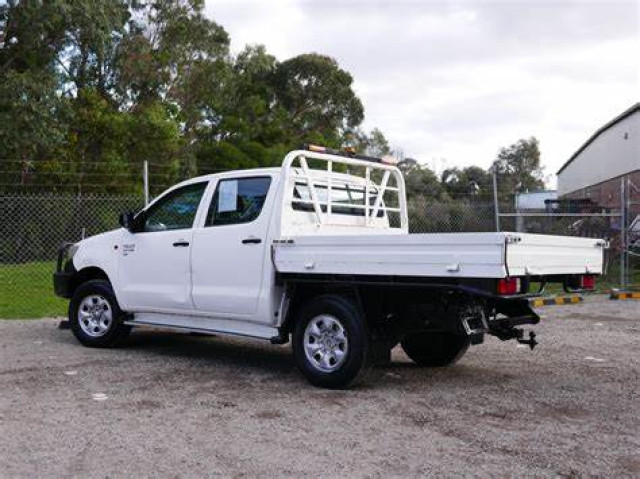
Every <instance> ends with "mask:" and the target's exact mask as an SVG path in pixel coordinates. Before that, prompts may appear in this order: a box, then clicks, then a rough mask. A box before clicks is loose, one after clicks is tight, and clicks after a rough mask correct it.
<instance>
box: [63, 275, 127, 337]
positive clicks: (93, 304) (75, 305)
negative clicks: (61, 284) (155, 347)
mask: <svg viewBox="0 0 640 479" xmlns="http://www.w3.org/2000/svg"><path fill="white" fill-rule="evenodd" d="M122 317H123V313H122V311H121V310H120V307H119V306H118V302H117V301H116V297H115V295H114V294H113V289H112V288H111V284H110V283H109V282H108V281H105V280H92V281H87V282H86V283H83V284H81V285H80V286H78V288H77V289H76V291H75V292H74V294H73V297H72V298H71V302H70V303H69V323H70V324H71V331H72V332H73V334H74V336H75V337H76V338H77V339H78V341H80V342H81V343H82V344H84V345H85V346H90V347H98V348H100V347H102V348H107V347H111V346H114V345H115V344H117V343H118V342H119V341H120V340H122V339H124V338H125V337H126V336H127V335H128V334H129V331H130V330H131V328H130V327H129V326H126V325H124V324H123V323H122Z"/></svg>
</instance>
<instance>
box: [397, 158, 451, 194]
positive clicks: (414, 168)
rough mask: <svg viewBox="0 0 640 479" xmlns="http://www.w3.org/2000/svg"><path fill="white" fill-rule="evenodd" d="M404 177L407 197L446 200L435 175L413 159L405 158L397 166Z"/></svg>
mask: <svg viewBox="0 0 640 479" xmlns="http://www.w3.org/2000/svg"><path fill="white" fill-rule="evenodd" d="M398 167H399V168H400V171H402V173H403V176H404V182H405V186H406V190H407V197H409V198H413V197H423V198H428V199H432V200H439V201H442V200H446V192H445V190H444V188H443V187H442V184H441V183H440V181H439V180H438V177H437V176H436V174H435V173H434V172H433V171H431V170H430V169H429V168H428V167H427V166H423V165H421V164H420V163H418V161H417V160H414V159H413V158H405V159H404V160H402V162H400V164H399V165H398Z"/></svg>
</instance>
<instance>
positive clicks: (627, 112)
mask: <svg viewBox="0 0 640 479" xmlns="http://www.w3.org/2000/svg"><path fill="white" fill-rule="evenodd" d="M636 111H640V102H638V103H636V104H635V105H633V106H632V107H631V108H629V109H627V110H625V111H624V112H622V113H621V114H619V115H618V116H616V117H615V118H614V119H613V120H611V121H610V122H609V123H606V124H605V125H604V126H602V127H600V128H599V129H598V130H597V131H596V132H595V133H594V134H593V135H591V137H589V139H588V140H587V141H585V142H584V144H583V145H582V146H581V147H580V148H578V149H577V150H576V152H575V153H574V154H573V155H571V158H569V159H568V160H567V162H566V163H565V164H564V165H562V167H561V168H560V169H559V170H558V172H557V173H556V174H557V175H559V174H560V173H562V171H563V170H564V169H565V168H566V167H567V166H569V165H570V164H571V163H572V162H573V160H575V159H576V158H577V157H578V155H579V154H580V153H582V152H583V151H584V149H585V148H586V147H587V146H589V145H590V144H591V143H593V142H594V141H595V139H596V138H598V136H600V135H601V134H602V133H604V132H605V131H607V130H608V129H609V128H611V127H612V126H613V125H615V124H616V123H619V122H621V121H622V120H624V119H625V118H627V117H628V116H630V115H633V114H634V113H635V112H636Z"/></svg>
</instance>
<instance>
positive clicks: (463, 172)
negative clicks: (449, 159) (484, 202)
mask: <svg viewBox="0 0 640 479" xmlns="http://www.w3.org/2000/svg"><path fill="white" fill-rule="evenodd" d="M441 181H442V185H443V186H444V188H445V190H446V192H447V194H448V195H449V196H451V197H453V198H467V199H472V198H474V197H476V198H484V199H486V198H487V197H490V195H491V194H492V187H493V186H492V185H493V183H492V181H493V180H492V178H491V174H490V173H489V172H488V171H485V170H483V169H482V168H480V167H478V166H469V167H466V168H462V169H460V168H448V169H446V170H444V171H443V172H442V177H441Z"/></svg>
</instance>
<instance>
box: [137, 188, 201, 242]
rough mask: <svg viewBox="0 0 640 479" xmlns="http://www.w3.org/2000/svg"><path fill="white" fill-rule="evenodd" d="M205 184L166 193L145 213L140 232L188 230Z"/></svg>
mask: <svg viewBox="0 0 640 479" xmlns="http://www.w3.org/2000/svg"><path fill="white" fill-rule="evenodd" d="M206 187H207V182H206V181H205V182H202V183H194V184H192V185H187V186H183V187H182V188H178V189H177V190H174V191H172V192H171V193H168V194H167V195H166V196H165V197H163V198H161V199H160V200H158V201H157V202H156V203H155V204H153V205H152V206H151V207H150V208H149V209H148V210H147V212H146V213H145V217H144V218H145V219H144V226H143V228H142V231H145V232H152V231H168V230H180V229H188V228H191V227H192V226H193V220H194V219H195V217H196V213H197V212H198V205H199V204H200V200H201V199H202V195H203V193H204V190H205V188H206Z"/></svg>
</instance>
